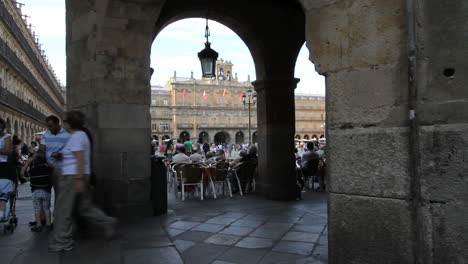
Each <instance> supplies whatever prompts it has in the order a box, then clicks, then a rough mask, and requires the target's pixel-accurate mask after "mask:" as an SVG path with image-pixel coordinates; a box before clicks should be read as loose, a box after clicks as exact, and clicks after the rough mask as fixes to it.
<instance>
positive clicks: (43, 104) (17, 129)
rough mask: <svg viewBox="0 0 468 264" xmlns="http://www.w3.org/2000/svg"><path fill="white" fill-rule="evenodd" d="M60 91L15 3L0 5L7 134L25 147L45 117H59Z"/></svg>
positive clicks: (0, 103)
mask: <svg viewBox="0 0 468 264" xmlns="http://www.w3.org/2000/svg"><path fill="white" fill-rule="evenodd" d="M64 107H65V99H64V90H63V88H62V87H61V85H60V83H59V82H58V80H57V78H56V76H55V74H54V72H53V70H52V68H51V66H50V64H49V63H48V61H47V59H46V58H45V56H44V53H43V51H42V50H41V49H40V48H39V46H38V43H37V39H36V36H35V35H34V33H33V32H32V31H31V25H27V23H26V21H25V20H24V18H23V14H22V12H21V7H20V6H19V4H18V3H16V2H15V1H10V0H5V1H1V2H0V117H1V118H3V119H4V120H5V121H6V123H7V132H8V133H11V134H14V135H17V136H18V137H19V138H20V139H21V140H23V141H24V142H25V143H27V144H29V143H30V142H31V141H34V140H35V139H36V133H38V132H41V131H43V130H45V129H46V127H45V118H46V117H47V116H48V115H52V114H53V115H56V116H58V117H59V118H60V117H61V113H62V112H63V110H64Z"/></svg>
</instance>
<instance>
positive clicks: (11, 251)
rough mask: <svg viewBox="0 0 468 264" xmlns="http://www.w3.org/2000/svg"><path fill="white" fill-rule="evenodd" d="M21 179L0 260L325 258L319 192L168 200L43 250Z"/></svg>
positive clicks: (243, 263)
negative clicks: (69, 246) (160, 210)
mask: <svg viewBox="0 0 468 264" xmlns="http://www.w3.org/2000/svg"><path fill="white" fill-rule="evenodd" d="M28 190H29V187H28V186H27V185H22V186H20V189H19V192H20V199H19V200H18V202H17V213H18V216H19V222H20V223H19V226H18V227H17V228H16V230H15V232H14V233H13V234H8V235H4V234H0V257H1V259H2V261H1V263H35V264H41V263H51V264H53V263H80V264H86V263H99V264H101V263H109V264H111V263H112V264H114V263H132V264H133V263H135V264H139V263H168V264H169V263H196V264H199V263H200V264H203V263H213V264H229V263H240V264H248V263H327V253H328V238H327V234H328V232H327V207H326V194H324V193H317V192H308V193H305V195H304V200H302V201H297V202H293V201H291V202H278V201H269V200H265V199H262V198H259V197H255V196H253V195H248V196H244V197H240V196H238V195H237V196H234V198H232V199H230V198H221V199H218V200H213V199H207V200H204V201H199V200H195V199H189V200H186V201H184V202H182V201H178V200H174V199H173V195H170V196H169V198H170V201H169V207H170V210H169V212H168V214H167V215H165V216H160V217H146V218H137V217H135V218H126V219H121V221H120V224H119V228H118V230H119V234H118V236H117V237H116V238H115V239H114V240H111V241H106V240H103V239H100V238H99V233H96V232H94V235H91V236H86V237H83V236H80V238H79V239H77V241H76V247H75V249H74V250H73V251H70V252H65V253H49V252H48V251H47V236H48V234H47V232H45V231H43V232H42V233H32V232H30V231H29V227H28V225H27V222H28V221H30V220H31V219H32V205H31V199H30V193H29V191H28Z"/></svg>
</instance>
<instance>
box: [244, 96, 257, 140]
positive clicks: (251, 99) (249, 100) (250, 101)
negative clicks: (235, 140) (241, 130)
mask: <svg viewBox="0 0 468 264" xmlns="http://www.w3.org/2000/svg"><path fill="white" fill-rule="evenodd" d="M242 103H243V104H244V106H245V105H247V106H248V108H249V145H252V133H251V131H250V130H251V126H252V121H251V120H252V119H251V115H250V108H251V106H253V105H255V104H256V103H257V93H256V92H254V91H252V90H251V89H248V90H247V91H246V92H245V93H244V94H242Z"/></svg>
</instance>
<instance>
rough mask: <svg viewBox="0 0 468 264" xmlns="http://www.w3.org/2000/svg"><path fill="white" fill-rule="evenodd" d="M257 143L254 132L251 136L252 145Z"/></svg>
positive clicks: (256, 136) (256, 135)
mask: <svg viewBox="0 0 468 264" xmlns="http://www.w3.org/2000/svg"><path fill="white" fill-rule="evenodd" d="M257 142H258V134H257V131H255V132H253V134H252V144H256V143H257Z"/></svg>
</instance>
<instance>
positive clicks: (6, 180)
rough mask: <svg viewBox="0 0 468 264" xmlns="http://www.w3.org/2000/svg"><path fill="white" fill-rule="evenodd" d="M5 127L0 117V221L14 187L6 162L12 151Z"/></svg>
mask: <svg viewBox="0 0 468 264" xmlns="http://www.w3.org/2000/svg"><path fill="white" fill-rule="evenodd" d="M5 129H6V123H5V120H3V119H2V118H0V222H3V221H5V220H6V215H5V208H6V203H7V201H8V199H9V198H10V196H9V193H10V192H11V191H13V189H14V185H13V180H14V179H13V178H12V177H13V176H14V174H13V173H12V170H11V166H10V164H9V163H8V155H10V153H11V152H12V144H11V135H10V134H8V133H5Z"/></svg>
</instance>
